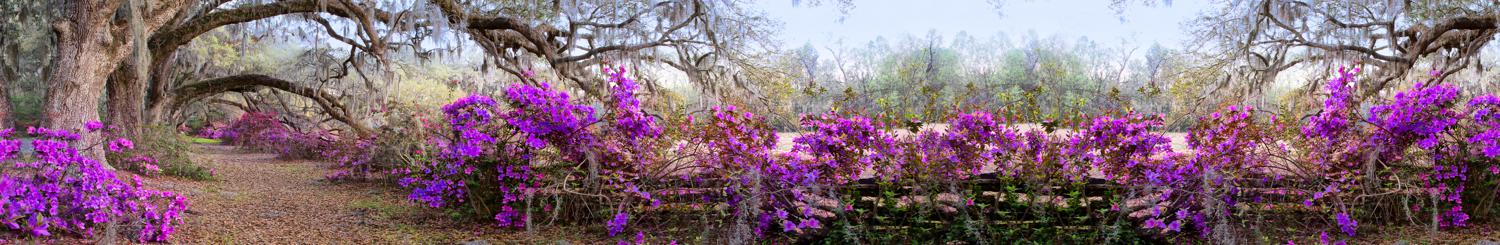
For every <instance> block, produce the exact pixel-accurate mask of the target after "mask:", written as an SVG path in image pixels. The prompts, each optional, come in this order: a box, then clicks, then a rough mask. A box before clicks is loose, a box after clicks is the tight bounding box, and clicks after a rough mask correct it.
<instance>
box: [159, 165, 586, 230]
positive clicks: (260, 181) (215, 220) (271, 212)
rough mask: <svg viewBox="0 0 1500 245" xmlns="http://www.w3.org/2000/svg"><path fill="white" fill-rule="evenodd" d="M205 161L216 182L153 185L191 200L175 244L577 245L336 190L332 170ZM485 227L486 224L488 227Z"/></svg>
mask: <svg viewBox="0 0 1500 245" xmlns="http://www.w3.org/2000/svg"><path fill="white" fill-rule="evenodd" d="M197 155H198V157H199V159H198V160H199V162H201V163H203V164H206V165H208V166H209V167H210V168H212V169H214V170H215V171H216V179H215V180H213V181H191V180H178V179H173V178H165V177H161V178H155V179H153V180H152V181H150V183H149V184H148V185H153V186H155V187H157V188H161V189H164V190H171V191H174V192H177V193H180V194H183V195H186V196H188V198H189V200H191V201H192V205H191V206H190V208H189V211H188V215H186V223H185V224H183V225H182V226H180V228H179V229H180V233H178V234H177V235H175V236H174V237H173V238H172V241H173V242H174V243H183V244H433V243H439V244H445V243H468V242H477V241H485V242H487V243H490V244H505V243H513V242H527V241H531V242H537V241H553V240H559V239H563V240H571V239H574V238H558V237H559V236H561V235H560V234H570V233H571V234H577V232H567V231H566V229H548V230H545V231H542V230H539V231H536V232H535V233H533V234H526V233H525V232H519V231H512V230H497V228H492V227H489V226H485V225H475V224H463V223H462V222H459V221H456V220H454V219H452V218H448V216H446V215H444V214H443V213H442V212H440V211H436V210H432V209H425V208H422V207H420V206H416V204H413V203H410V202H407V201H406V198H405V195H404V194H402V193H399V192H397V190H396V189H394V188H391V187H389V186H382V185H378V184H360V183H330V182H327V181H324V180H323V176H324V175H325V174H327V173H328V172H329V170H328V166H329V163H323V162H313V161H305V160H280V159H276V157H275V155H274V154H263V153H245V152H241V151H238V150H235V149H234V148H232V147H227V146H216V145H203V146H202V149H200V150H199V152H198V154H197ZM481 224H484V223H481Z"/></svg>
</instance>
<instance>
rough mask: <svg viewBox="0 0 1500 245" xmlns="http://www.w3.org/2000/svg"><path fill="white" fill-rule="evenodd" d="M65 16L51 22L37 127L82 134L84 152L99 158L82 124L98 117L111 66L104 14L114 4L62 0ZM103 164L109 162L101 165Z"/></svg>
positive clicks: (98, 140) (100, 154)
mask: <svg viewBox="0 0 1500 245" xmlns="http://www.w3.org/2000/svg"><path fill="white" fill-rule="evenodd" d="M65 4H66V7H65V8H66V9H65V12H66V13H65V14H64V15H63V16H62V18H60V19H61V20H60V21H58V22H56V23H54V24H53V25H52V28H53V31H54V32H56V34H57V60H56V61H55V63H53V64H52V65H53V66H54V67H53V69H52V71H51V74H50V76H49V77H50V80H49V81H48V82H47V100H46V102H44V103H43V116H44V117H45V119H44V120H43V121H42V126H43V127H47V128H52V129H64V130H69V131H73V132H78V133H79V134H80V135H82V136H83V143H82V144H84V145H80V146H78V147H81V148H83V149H82V150H83V154H84V156H86V157H89V158H92V159H97V160H101V161H102V160H103V159H104V149H103V148H102V147H89V146H90V145H92V144H99V143H101V142H103V140H102V138H103V137H101V136H100V134H99V133H89V132H86V130H85V129H84V123H87V122H91V121H99V100H100V98H101V93H103V92H104V82H105V76H106V75H108V72H109V71H110V70H112V68H114V67H115V64H114V62H112V61H111V59H112V57H113V56H114V55H113V53H114V52H112V51H113V50H111V49H109V48H107V47H109V46H111V45H109V44H110V43H113V42H114V40H111V39H110V37H109V34H110V30H109V29H108V27H109V25H108V21H109V17H110V16H111V15H110V14H109V13H110V12H112V11H113V9H114V8H115V7H117V6H107V5H104V4H101V3H99V2H97V1H72V2H67V3H65ZM106 166H108V165H107V164H106Z"/></svg>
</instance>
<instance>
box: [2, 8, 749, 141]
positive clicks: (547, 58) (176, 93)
mask: <svg viewBox="0 0 1500 245" xmlns="http://www.w3.org/2000/svg"><path fill="white" fill-rule="evenodd" d="M37 1H41V0H37ZM740 4H741V3H738V2H734V1H707V0H681V1H515V2H483V1H478V2H476V1H455V0H431V1H356V0H281V1H232V0H212V1H192V0H170V1H145V0H104V1H71V0H62V1H60V2H59V4H56V6H58V7H57V8H58V9H59V12H60V14H58V15H57V16H56V18H53V19H55V20H56V22H55V23H53V24H52V25H51V26H52V29H53V35H54V36H55V39H56V40H57V42H56V43H55V47H56V51H55V52H53V56H52V57H56V58H55V59H54V60H53V63H52V64H51V65H50V66H48V67H49V72H48V74H47V77H48V81H49V82H48V83H47V84H48V88H47V95H48V99H47V100H46V102H45V105H44V106H43V107H44V111H45V113H44V114H45V122H44V123H42V126H46V127H53V128H59V129H69V130H74V131H79V130H80V129H82V127H83V124H84V123H85V122H89V121H96V120H100V115H99V111H100V108H99V105H100V103H99V102H100V99H101V98H104V97H106V95H107V99H106V100H104V101H105V103H104V104H106V106H105V109H106V111H107V114H108V115H109V118H108V119H109V121H111V122H112V123H113V124H115V125H116V126H118V127H119V128H122V129H124V130H126V133H133V132H134V130H136V129H139V128H141V127H142V126H144V125H145V124H170V123H171V121H173V120H180V119H181V118H180V117H178V116H180V114H179V113H180V110H181V109H182V108H183V107H184V106H185V105H189V104H192V103H198V102H205V101H207V102H212V103H218V104H225V103H224V102H222V101H224V100H221V99H219V98H218V97H217V96H219V95H220V94H225V93H241V94H243V93H246V92H254V91H260V90H261V89H266V88H269V89H271V90H273V91H282V92H278V93H285V94H291V95H296V96H297V97H300V98H301V99H303V100H306V101H311V102H312V103H314V104H316V105H318V106H317V107H319V108H321V113H322V114H324V115H326V116H328V117H329V118H331V119H333V120H336V121H340V122H343V123H344V124H345V125H346V126H348V127H349V128H350V129H352V130H353V131H355V132H357V133H360V134H365V133H368V132H369V131H370V130H371V129H370V128H369V127H370V125H364V124H363V123H361V120H360V119H359V118H357V117H359V116H360V115H359V114H360V113H355V112H356V111H358V110H355V109H351V107H350V105H349V104H350V102H351V100H359V99H368V98H359V99H354V98H350V97H349V96H347V94H348V93H344V92H346V91H340V89H339V88H340V87H339V86H325V85H326V84H327V83H347V82H364V83H367V84H372V85H371V86H367V87H370V89H375V90H379V89H382V88H380V87H381V86H382V85H378V84H376V83H373V82H371V80H379V79H381V77H382V76H381V75H380V74H365V73H366V72H367V71H374V72H376V73H379V72H382V71H381V70H382V68H381V67H383V66H385V65H388V64H389V63H388V62H387V60H386V59H385V58H384V57H385V56H387V55H388V54H390V53H400V52H405V53H410V54H415V55H417V56H419V57H424V58H426V57H432V56H434V55H438V56H440V55H444V54H454V53H461V52H463V49H464V48H465V47H472V46H478V47H479V48H480V49H482V50H483V51H485V53H486V54H488V57H489V58H487V59H486V61H488V63H487V64H486V65H484V66H483V67H482V68H483V69H491V68H494V69H499V70H503V71H506V72H507V73H508V74H511V75H512V76H513V77H514V78H515V79H517V80H520V81H522V82H527V83H537V82H539V81H534V80H532V79H535V78H532V77H531V76H527V75H525V74H527V73H547V74H551V75H552V76H553V77H556V78H559V79H562V81H564V82H567V84H566V85H568V87H571V88H574V89H579V90H582V91H585V92H586V93H587V94H590V95H594V96H598V95H599V92H600V90H601V88H602V86H603V84H604V81H602V80H600V79H598V77H602V76H597V75H598V74H599V73H598V72H597V70H599V69H600V68H604V67H610V66H616V65H631V66H633V68H636V69H651V70H656V69H658V68H663V67H665V68H667V69H670V70H676V71H677V72H680V73H681V74H686V75H687V77H688V78H689V80H691V81H693V83H694V84H697V85H701V86H700V88H702V89H704V90H705V91H713V92H714V94H728V92H724V91H732V90H743V88H749V87H752V86H754V85H753V82H747V80H751V79H749V78H747V77H746V76H744V75H742V74H744V73H747V72H746V71H747V70H749V69H756V68H757V67H754V64H755V63H756V62H755V59H756V58H758V57H757V54H758V53H759V52H764V51H765V50H770V48H763V47H766V46H768V45H766V44H767V43H769V39H767V38H765V37H766V36H769V35H767V30H766V29H764V27H765V26H769V25H770V24H769V23H770V22H769V21H768V20H766V19H764V18H761V17H759V16H757V15H755V14H752V13H750V12H748V11H746V10H744V9H742V8H741V6H740ZM267 21H269V22H272V23H274V24H276V25H281V26H285V27H288V28H279V29H278V28H264V29H261V30H259V31H258V32H257V33H254V34H255V35H244V36H242V37H241V38H247V39H255V38H265V37H289V36H299V37H304V38H306V39H304V40H305V42H306V43H314V44H316V43H321V42H325V41H326V42H336V43H340V44H341V45H343V46H346V47H348V48H349V51H347V52H346V53H345V54H348V55H349V57H350V58H349V59H345V60H336V61H332V64H334V65H332V66H328V67H333V68H331V70H330V71H329V72H327V74H328V75H327V76H322V77H317V78H312V79H307V80H313V81H297V80H302V79H301V78H299V79H295V80H289V79H294V78H278V77H276V76H269V75H266V74H225V75H224V76H221V77H213V78H203V79H195V80H182V79H180V78H181V77H180V76H177V75H180V74H184V73H192V72H194V71H192V70H189V69H182V67H178V66H180V65H181V64H182V62H179V60H181V58H182V56H181V55H180V50H179V49H180V48H181V47H183V46H184V45H185V44H189V43H191V42H192V41H193V40H195V39H197V38H198V37H200V36H202V35H204V34H205V33H208V32H210V31H213V30H216V29H220V28H225V27H230V26H236V25H245V24H246V23H256V22H267ZM308 29H311V30H312V31H310V32H311V33H314V34H313V35H306V33H307V32H309V31H307V30H308ZM292 30H301V31H302V32H298V33H293V32H292ZM309 36H311V37H309ZM453 37H461V39H458V38H453ZM757 48H762V49H757ZM646 74H650V73H646ZM641 78H642V79H641V80H642V81H643V85H645V87H646V88H647V89H648V90H655V89H658V87H659V86H658V85H657V84H656V83H655V82H654V81H655V80H656V79H651V77H649V76H648V75H642V77H641ZM7 80H8V79H7ZM721 83H722V84H726V85H725V86H721V85H719V84H721ZM389 84H391V83H383V86H389ZM726 88H741V89H726ZM106 91H107V92H108V93H105V92H106ZM276 96H277V97H278V98H279V96H280V94H277V95H276ZM245 98H250V97H245ZM257 98H259V97H257ZM355 102H360V101H355ZM360 103H362V104H371V103H370V102H368V101H364V102H360ZM252 104H253V103H252ZM3 109H4V108H3V107H0V113H3V112H4V111H5V110H3ZM86 138H87V140H86V141H97V139H98V136H97V135H87V136H86ZM90 152H91V154H92V156H95V157H98V156H99V155H100V153H101V151H99V150H98V149H92V150H90Z"/></svg>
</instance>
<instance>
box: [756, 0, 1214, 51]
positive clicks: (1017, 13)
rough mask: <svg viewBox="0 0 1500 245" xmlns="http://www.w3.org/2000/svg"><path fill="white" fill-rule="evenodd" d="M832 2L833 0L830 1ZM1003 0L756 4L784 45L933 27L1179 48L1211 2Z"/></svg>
mask: <svg viewBox="0 0 1500 245" xmlns="http://www.w3.org/2000/svg"><path fill="white" fill-rule="evenodd" d="M830 1H835V0H824V2H830ZM1001 1H1002V2H1003V3H1002V4H1003V5H1002V6H1001V8H1000V9H999V10H998V11H997V10H996V8H995V7H994V5H991V4H990V3H989V2H988V1H986V0H925V1H924V0H915V1H902V0H856V1H854V5H855V6H854V9H852V10H851V11H849V13H848V14H847V15H843V18H844V19H843V21H842V22H839V20H838V19H839V17H840V16H841V14H840V13H839V11H838V10H836V9H835V8H834V7H833V6H830V5H828V4H826V3H825V4H824V5H823V6H818V7H810V6H808V5H806V3H803V4H802V5H800V6H798V5H795V3H794V0H760V1H758V2H756V3H755V4H754V6H753V7H754V8H757V9H759V10H761V11H765V13H766V14H767V15H768V17H770V18H773V19H777V20H780V21H781V22H782V23H783V28H784V29H783V30H782V35H781V40H782V43H783V47H784V48H795V47H797V46H801V45H802V44H804V43H811V44H813V45H815V46H819V47H824V46H828V45H830V44H833V43H834V41H836V40H840V39H842V40H844V44H846V45H863V44H865V43H867V42H869V41H870V40H874V39H875V38H876V37H879V36H884V37H885V38H886V39H888V40H894V39H898V38H900V37H902V36H905V35H907V34H910V35H914V36H917V37H921V36H925V35H926V34H927V33H928V31H929V30H935V31H937V33H938V34H941V35H942V36H943V37H945V38H951V37H953V36H955V35H956V34H957V33H958V32H960V31H965V32H968V34H969V35H971V36H975V37H979V38H987V37H990V36H992V35H994V34H995V33H999V32H1004V33H1006V35H1007V36H1009V37H1010V38H1012V39H1016V38H1019V37H1021V36H1023V35H1025V34H1027V33H1028V32H1032V31H1034V32H1035V33H1036V34H1037V35H1038V36H1040V37H1050V36H1053V35H1056V36H1058V37H1060V38H1061V40H1077V38H1079V37H1088V38H1089V39H1091V40H1094V41H1095V42H1098V43H1100V44H1103V45H1115V46H1118V45H1121V44H1122V43H1123V44H1124V45H1126V46H1139V47H1145V46H1150V45H1151V44H1152V43H1161V44H1162V45H1163V46H1168V47H1175V46H1179V44H1180V43H1181V42H1182V41H1184V39H1185V38H1186V34H1185V33H1186V32H1185V31H1183V30H1182V28H1181V23H1183V22H1185V21H1188V20H1191V19H1192V18H1194V17H1196V16H1197V15H1198V14H1199V13H1200V12H1202V11H1203V10H1206V8H1208V5H1207V3H1205V2H1204V1H1171V4H1170V5H1167V4H1156V5H1155V6H1143V5H1132V6H1128V7H1126V8H1125V9H1124V12H1123V13H1119V14H1117V11H1116V10H1115V9H1111V8H1110V6H1109V5H1110V4H1109V1H1107V0H1057V1H1032V0H1001ZM949 40H951V39H949Z"/></svg>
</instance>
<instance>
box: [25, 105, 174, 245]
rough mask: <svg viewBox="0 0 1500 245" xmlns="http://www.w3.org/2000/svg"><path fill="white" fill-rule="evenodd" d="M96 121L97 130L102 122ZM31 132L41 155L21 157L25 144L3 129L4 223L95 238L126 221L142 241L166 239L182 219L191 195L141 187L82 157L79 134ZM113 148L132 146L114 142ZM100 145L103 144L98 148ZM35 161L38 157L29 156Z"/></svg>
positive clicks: (31, 231)
mask: <svg viewBox="0 0 1500 245" xmlns="http://www.w3.org/2000/svg"><path fill="white" fill-rule="evenodd" d="M96 124H97V123H90V125H89V127H88V129H89V130H91V131H96V130H99V129H100V128H102V126H94V125H96ZM27 133H28V134H30V135H32V136H34V137H36V139H35V140H33V141H32V145H33V146H34V147H35V156H32V157H21V156H20V155H19V154H20V152H18V150H19V146H20V144H21V142H20V141H19V140H15V139H13V138H12V136H11V134H12V131H11V130H9V129H6V130H3V131H0V137H3V138H5V139H4V140H0V160H4V161H6V162H8V163H7V164H8V165H10V164H13V166H14V167H9V166H7V167H4V168H0V171H3V172H0V173H3V175H0V200H3V202H0V224H4V225H5V229H9V230H13V231H17V232H21V233H22V235H24V236H51V235H54V234H74V235H82V236H94V235H95V231H96V228H98V227H99V226H101V225H106V224H110V223H113V224H122V225H125V227H126V228H127V229H126V231H131V232H134V233H135V234H136V235H135V236H134V239H135V240H136V241H139V242H153V241H166V240H167V239H168V238H170V237H171V235H172V233H173V232H174V231H175V227H176V225H177V224H178V223H179V222H181V214H182V212H183V210H185V209H187V205H188V203H187V200H186V198H184V197H182V196H179V195H176V194H173V193H171V192H165V191H156V190H150V189H145V188H141V180H140V178H139V177H132V178H131V179H132V181H131V182H125V181H121V180H120V179H119V178H117V177H116V176H115V173H114V172H112V171H109V170H107V169H105V168H104V166H103V165H102V164H100V163H99V162H97V161H95V160H92V159H89V158H88V157H84V156H81V155H79V151H78V150H77V149H76V148H74V147H73V145H74V144H82V143H83V142H78V141H79V138H80V137H79V135H78V134H76V133H73V132H68V131H64V130H52V129H46V128H31V129H28V130H27ZM111 142H112V143H111V144H114V145H116V147H112V148H111V150H115V149H119V148H118V147H120V146H122V145H129V144H128V143H126V142H128V141H121V140H112V141H111ZM95 147H99V146H97V145H96V146H95ZM24 159H34V160H24Z"/></svg>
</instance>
